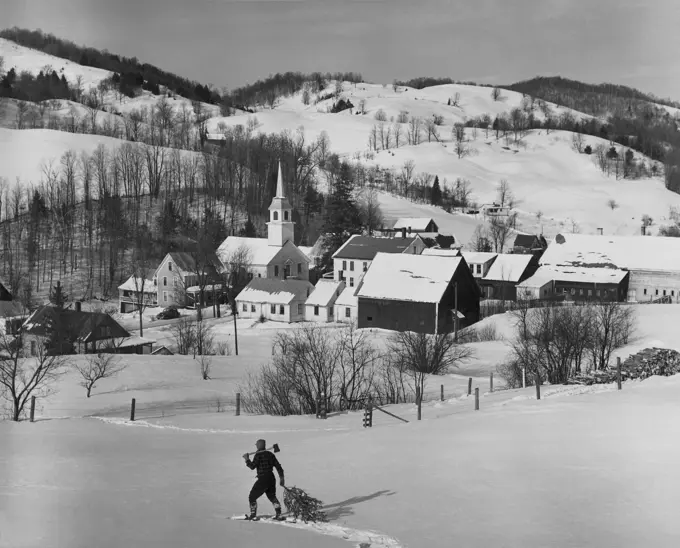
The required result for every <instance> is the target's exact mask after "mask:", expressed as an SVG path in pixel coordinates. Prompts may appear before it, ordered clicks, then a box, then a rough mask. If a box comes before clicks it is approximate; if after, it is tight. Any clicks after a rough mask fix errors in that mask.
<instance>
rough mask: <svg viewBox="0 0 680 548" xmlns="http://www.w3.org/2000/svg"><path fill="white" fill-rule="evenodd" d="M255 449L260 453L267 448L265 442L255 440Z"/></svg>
mask: <svg viewBox="0 0 680 548" xmlns="http://www.w3.org/2000/svg"><path fill="white" fill-rule="evenodd" d="M255 447H257V449H258V451H261V450H262V449H264V448H265V447H267V442H266V441H264V440H257V442H256V443H255Z"/></svg>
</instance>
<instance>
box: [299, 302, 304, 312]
mask: <svg viewBox="0 0 680 548" xmlns="http://www.w3.org/2000/svg"><path fill="white" fill-rule="evenodd" d="M303 306H304V305H303V304H302V303H298V314H302V307H303Z"/></svg>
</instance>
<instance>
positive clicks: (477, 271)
mask: <svg viewBox="0 0 680 548" xmlns="http://www.w3.org/2000/svg"><path fill="white" fill-rule="evenodd" d="M461 255H462V256H463V257H465V262H466V263H467V264H468V266H469V267H470V272H471V273H472V275H473V276H474V277H475V278H477V279H481V278H483V277H484V276H486V275H487V273H488V272H489V269H490V268H491V265H492V264H493V262H494V261H495V260H496V257H497V256H498V253H486V252H482V251H463V252H462V253H461Z"/></svg>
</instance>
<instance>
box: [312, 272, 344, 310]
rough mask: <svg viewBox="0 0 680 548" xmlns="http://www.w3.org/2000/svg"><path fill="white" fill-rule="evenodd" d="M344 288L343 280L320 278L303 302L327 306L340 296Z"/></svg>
mask: <svg viewBox="0 0 680 548" xmlns="http://www.w3.org/2000/svg"><path fill="white" fill-rule="evenodd" d="M344 288H345V282H336V281H335V280H326V279H324V278H321V279H320V280H319V281H318V282H317V283H316V285H315V286H314V291H312V294H311V295H310V296H309V298H308V299H307V301H306V302H305V304H306V305H312V306H328V305H330V304H332V303H333V302H334V301H335V299H336V298H337V297H339V296H340V293H342V290H343V289H344Z"/></svg>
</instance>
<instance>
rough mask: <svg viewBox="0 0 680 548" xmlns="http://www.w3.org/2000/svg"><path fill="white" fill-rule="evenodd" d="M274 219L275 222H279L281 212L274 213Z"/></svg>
mask: <svg viewBox="0 0 680 548" xmlns="http://www.w3.org/2000/svg"><path fill="white" fill-rule="evenodd" d="M273 219H274V220H275V221H278V220H279V212H278V211H274V217H273Z"/></svg>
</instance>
